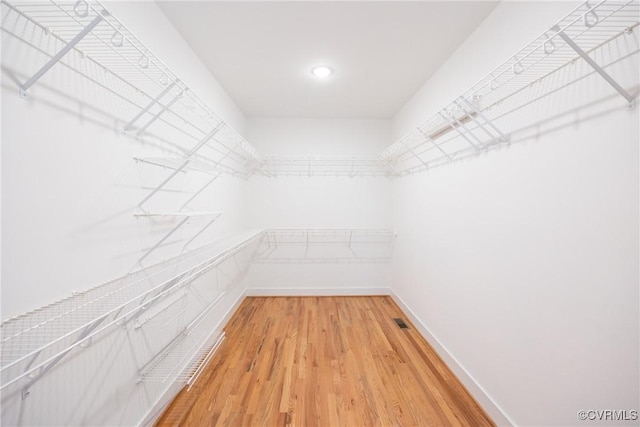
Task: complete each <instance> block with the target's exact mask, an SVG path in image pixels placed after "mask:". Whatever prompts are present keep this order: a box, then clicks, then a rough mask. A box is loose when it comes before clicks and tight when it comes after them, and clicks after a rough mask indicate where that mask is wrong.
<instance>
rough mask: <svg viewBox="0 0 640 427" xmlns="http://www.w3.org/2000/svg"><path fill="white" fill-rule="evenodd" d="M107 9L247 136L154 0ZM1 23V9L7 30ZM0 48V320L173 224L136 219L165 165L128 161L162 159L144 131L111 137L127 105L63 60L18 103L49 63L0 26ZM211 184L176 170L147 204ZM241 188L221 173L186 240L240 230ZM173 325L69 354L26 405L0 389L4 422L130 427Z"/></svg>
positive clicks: (61, 292)
mask: <svg viewBox="0 0 640 427" xmlns="http://www.w3.org/2000/svg"><path fill="white" fill-rule="evenodd" d="M107 6H108V8H109V9H110V10H111V12H113V13H114V14H115V15H116V16H118V17H119V18H120V19H121V20H122V21H123V22H124V23H125V24H126V25H127V26H128V27H129V28H130V29H131V30H132V32H133V33H134V34H139V35H140V37H141V39H142V41H143V42H144V43H146V44H147V45H148V46H149V47H150V49H151V50H153V51H154V52H155V53H156V54H157V55H158V56H159V57H160V58H162V59H163V60H164V61H165V62H166V63H167V64H168V65H169V67H171V68H173V69H174V71H175V72H176V73H177V74H178V75H179V77H181V78H182V79H183V81H184V82H185V83H186V84H187V85H188V86H189V87H190V88H192V89H193V90H194V91H195V92H197V93H198V95H199V96H200V97H201V98H202V99H203V101H204V102H205V103H207V104H208V105H209V106H210V107H211V108H212V109H213V110H214V111H216V112H218V113H219V115H220V116H221V117H223V118H224V119H226V120H227V121H228V122H229V123H230V124H231V125H232V126H233V127H235V128H236V129H237V130H238V131H239V132H241V133H242V132H243V131H244V117H243V115H242V113H241V112H240V110H239V109H238V108H237V107H236V106H235V105H234V104H233V102H232V101H231V100H230V98H229V97H228V96H227V95H226V94H225V93H224V91H223V90H222V89H221V87H220V86H219V85H218V84H217V83H216V81H215V79H214V78H213V77H212V76H211V74H210V73H209V72H208V70H207V69H206V67H204V66H203V65H202V64H201V63H200V61H199V60H198V59H197V58H196V56H195V55H194V54H193V53H192V51H191V50H190V48H189V46H188V45H187V44H186V42H184V40H183V39H182V38H181V37H180V36H179V35H178V33H177V32H176V31H175V29H174V28H173V27H172V26H171V24H170V23H169V21H168V20H167V19H166V17H165V16H164V14H163V13H162V11H161V10H160V9H159V8H158V6H157V5H156V4H155V3H153V2H113V3H109V4H108V5H107ZM3 18H4V17H3ZM11 22H13V21H12V17H11V14H9V16H8V17H7V20H6V21H3V27H4V25H5V24H6V25H10V24H11ZM25 36H27V37H32V36H33V37H35V38H36V39H37V38H39V37H44V38H45V39H44V42H45V43H46V36H45V35H40V32H38V33H37V34H26V35H25ZM2 44H3V51H2V54H3V57H2V67H3V68H2V110H3V113H4V114H3V117H2V231H3V233H2V256H3V258H2V262H3V269H2V319H7V318H9V317H11V316H14V315H18V314H21V313H24V312H27V311H29V310H32V309H36V308H38V307H40V306H43V305H45V304H49V303H51V302H53V301H56V300H59V299H61V298H64V297H67V296H69V295H71V294H72V292H75V291H82V290H85V289H88V288H90V287H93V286H96V285H99V284H101V283H104V282H106V281H108V280H112V279H114V278H116V277H120V276H122V275H123V274H125V273H127V272H128V271H131V270H132V269H136V268H138V266H137V265H136V261H137V260H138V258H139V257H140V256H141V254H142V253H143V251H144V248H145V247H149V245H150V244H153V243H154V242H155V241H157V239H159V238H160V237H162V235H163V234H164V233H166V232H167V231H168V230H169V229H170V228H171V227H172V226H173V225H174V224H175V220H174V221H171V220H165V221H162V222H158V223H156V224H155V225H152V224H151V223H150V222H145V221H148V220H136V219H135V218H134V216H133V213H134V211H135V209H136V205H137V203H138V202H139V201H140V200H141V199H142V197H144V196H145V195H146V194H148V192H149V191H150V189H149V188H141V187H150V186H152V185H154V184H156V185H157V184H158V183H159V182H160V181H159V180H161V179H163V177H166V176H167V173H168V171H166V170H162V169H161V168H157V167H154V166H149V165H141V164H136V163H135V162H134V160H133V157H134V156H158V155H160V156H161V155H166V151H164V150H163V148H162V147H160V148H157V147H154V146H152V145H151V144H148V143H146V142H145V140H144V138H143V140H141V141H136V140H135V139H133V138H130V137H127V136H124V135H122V134H121V129H122V127H123V125H124V124H125V123H126V122H124V121H123V120H126V117H129V118H130V117H133V115H132V114H131V113H133V112H132V111H130V107H128V106H126V105H124V104H123V103H122V102H119V101H118V100H114V99H113V97H110V95H109V94H108V93H107V92H106V91H104V90H103V89H102V88H100V87H98V86H97V85H95V84H93V83H90V82H87V81H86V80H83V79H82V78H81V77H79V76H77V75H75V74H74V73H73V72H72V71H70V70H69V69H67V68H65V67H64V66H57V67H53V68H52V69H51V70H50V72H48V73H47V74H46V75H45V76H44V77H43V78H42V79H41V80H40V81H39V82H38V83H37V84H36V85H35V86H33V87H32V88H31V89H30V93H29V97H28V98H27V99H22V98H20V97H19V95H18V91H17V89H18V83H17V82H20V81H25V80H26V78H28V77H29V75H30V73H33V72H34V71H35V70H37V69H38V67H39V66H40V65H41V64H43V63H44V62H45V61H46V59H47V58H45V57H44V56H42V55H39V54H35V53H34V50H33V49H30V48H29V47H28V46H26V45H25V44H24V43H23V42H20V41H17V40H16V39H14V38H12V37H10V36H9V35H7V34H6V33H5V32H3V40H2ZM74 54H75V53H72V54H71V55H74ZM71 59H72V60H79V59H78V58H71ZM127 108H129V109H127ZM127 114H129V115H128V116H127ZM133 114H135V113H133ZM123 116H124V118H123ZM186 144H190V143H188V142H187V143H186ZM169 172H170V171H169ZM208 178H209V177H207V176H202V175H197V174H196V175H193V174H190V175H188V176H181V177H179V178H177V179H176V180H175V182H173V183H172V184H171V185H170V188H171V189H172V190H174V191H173V192H168V193H163V194H159V196H158V197H157V200H156V203H158V201H159V204H158V205H157V206H155V208H156V209H164V210H168V211H175V210H176V209H177V207H179V205H176V202H179V201H185V200H186V199H187V198H188V197H189V196H190V195H191V194H189V193H188V191H193V190H194V189H197V188H199V185H201V184H202V183H204V182H206V180H207V179H208ZM243 184H244V181H243V180H241V179H237V178H233V177H229V176H224V177H221V178H220V179H219V180H217V181H216V182H214V183H213V184H212V185H211V186H210V187H209V188H208V189H207V190H206V191H205V192H204V193H202V194H201V195H200V197H199V198H198V199H196V200H195V201H194V202H193V203H192V204H191V205H190V207H191V208H192V209H193V210H219V211H223V212H224V215H223V216H222V217H221V218H220V220H219V221H218V222H217V223H216V224H214V225H213V226H212V227H211V228H210V229H209V231H208V232H207V233H205V234H203V235H202V236H201V237H199V240H198V241H197V242H194V245H195V246H197V245H198V244H203V243H205V242H207V241H211V240H218V239H222V238H223V237H224V236H228V235H231V234H234V233H237V232H239V231H241V229H242V207H243V195H244V194H243V191H242V186H243ZM200 224H201V223H200ZM194 225H195V224H194ZM189 227H191V225H190V226H189ZM191 230H194V228H191ZM186 236H187V233H185V234H184V235H177V234H176V235H175V236H174V237H175V242H174V243H172V244H169V245H167V246H166V247H164V248H163V249H161V250H159V251H157V252H156V253H154V255H153V256H152V257H150V258H149V259H148V260H146V261H145V264H146V265H148V264H151V263H153V262H155V261H158V260H159V259H162V258H164V257H169V256H172V255H177V254H179V253H180V252H181V250H182V245H181V244H180V241H179V239H183V240H182V243H184V242H185V240H184V238H185V237H186ZM226 244H228V242H227V243H226ZM220 246H221V248H224V246H225V243H224V242H221V244H220ZM194 289H196V290H197V294H198V295H199V297H200V298H201V301H208V300H212V299H213V298H215V297H216V296H217V295H219V294H220V292H221V288H219V287H218V285H217V282H216V277H215V275H212V274H211V273H210V274H208V275H206V276H203V277H202V278H201V279H198V281H197V282H196V283H194ZM242 295H243V289H242V286H237V287H235V288H233V289H228V290H227V293H226V294H225V296H224V298H223V300H222V301H221V302H220V304H219V305H218V306H217V307H216V310H217V311H216V313H215V314H213V315H211V316H210V317H208V318H207V319H208V320H207V322H206V325H205V326H206V327H207V328H210V330H214V328H215V327H216V325H217V324H218V323H219V322H221V321H222V319H223V318H224V316H225V314H226V313H227V311H228V310H229V309H230V308H232V307H233V306H234V304H235V303H236V301H237V300H238V299H239V298H240V297H241V296H242ZM196 305H197V304H196ZM176 322H178V323H179V322H180V320H177V321H176ZM173 333H175V331H174V330H173V328H172V327H171V325H169V326H168V327H166V328H165V329H164V330H162V331H161V332H159V331H158V330H153V331H143V330H141V329H138V330H133V329H123V328H115V329H112V331H111V332H110V333H109V334H108V335H105V336H103V337H101V338H100V340H94V342H93V344H92V345H91V346H90V347H88V348H87V349H84V350H82V351H74V352H73V353H71V354H70V355H69V356H67V357H66V359H65V360H64V361H63V362H61V363H60V364H58V365H57V366H56V368H55V369H53V370H52V371H50V372H49V373H48V374H47V375H46V376H44V377H43V378H42V379H41V380H40V381H38V383H37V384H36V385H34V387H32V389H31V394H30V396H29V397H28V398H27V399H25V400H22V399H21V398H20V395H19V390H18V393H17V394H16V393H9V392H5V393H3V394H2V424H3V425H4V424H6V425H14V424H21V425H71V424H85V425H89V424H90V425H135V424H139V423H140V422H142V420H143V419H144V418H145V417H147V416H148V415H149V414H148V411H149V410H150V409H151V408H154V405H155V403H156V402H158V401H159V402H163V401H164V400H166V399H167V398H169V397H171V396H172V394H171V393H169V394H166V393H165V391H166V390H167V387H168V384H166V383H165V384H161V383H140V384H137V383H136V380H137V375H138V372H137V370H138V369H139V368H140V367H141V366H142V365H143V364H144V363H145V362H146V360H148V359H149V358H150V357H151V356H152V355H153V352H154V351H158V348H157V343H158V337H160V336H164V335H162V334H173ZM154 344H155V345H156V346H155V347H154ZM178 387H179V386H178ZM171 391H172V392H175V387H174V388H173V389H172V390H171ZM158 408H161V405H160V406H158V405H156V406H155V409H158Z"/></svg>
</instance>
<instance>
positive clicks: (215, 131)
mask: <svg viewBox="0 0 640 427" xmlns="http://www.w3.org/2000/svg"><path fill="white" fill-rule="evenodd" d="M222 126H224V123H223V122H220V123H219V124H218V125H217V126H216V127H215V128H214V129H213V130H212V131H211V132H210V133H209V134H208V135H207V136H205V137H204V139H202V140H201V141H200V142H199V143H198V144H197V145H196V146H195V147H193V148H192V149H191V151H189V153H187V156H186V159H185V161H184V162H183V163H182V164H181V165H180V166H179V167H178V168H176V169H175V170H174V171H173V173H172V174H171V175H169V176H168V177H167V178H166V179H165V180H164V181H162V182H161V183H160V184H159V185H158V186H157V187H156V188H154V189H153V191H151V193H149V194H148V195H147V196H146V197H145V198H144V199H142V201H141V202H140V203H138V208H139V209H141V210H143V209H142V205H144V204H145V203H146V202H147V201H148V200H149V199H150V198H152V197H153V196H154V195H155V194H156V193H157V192H158V191H160V190H161V189H162V188H163V187H164V186H165V185H167V183H168V182H169V181H171V180H172V179H173V178H174V177H175V176H176V175H178V174H179V173H180V172H182V170H183V169H184V168H186V167H187V165H188V164H189V162H190V161H191V157H192V156H193V155H194V154H195V153H196V152H198V150H199V149H200V148H202V147H203V146H204V145H205V144H206V143H207V142H209V140H210V139H211V138H213V136H214V135H215V134H216V133H218V131H219V130H220V129H222Z"/></svg>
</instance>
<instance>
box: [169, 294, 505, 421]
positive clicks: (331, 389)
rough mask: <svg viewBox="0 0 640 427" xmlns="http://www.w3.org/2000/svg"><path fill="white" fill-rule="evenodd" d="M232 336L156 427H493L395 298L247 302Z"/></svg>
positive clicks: (228, 331)
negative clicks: (398, 319) (397, 321)
mask: <svg viewBox="0 0 640 427" xmlns="http://www.w3.org/2000/svg"><path fill="white" fill-rule="evenodd" d="M394 317H402V318H403V319H404V320H405V322H407V324H408V325H409V329H400V328H398V326H397V325H396V324H395V322H394V321H393V318H394ZM225 332H226V334H227V339H226V340H225V341H224V342H223V344H222V345H221V347H220V348H219V349H218V352H217V354H216V355H215V356H214V358H213V359H212V360H211V362H210V363H209V366H207V368H206V370H205V371H204V372H203V374H202V375H201V377H200V378H199V379H198V381H197V383H196V384H195V386H194V387H193V388H192V389H191V390H190V391H186V389H185V390H183V391H182V392H181V393H180V394H179V395H178V396H177V397H176V399H175V400H174V401H173V403H172V404H171V405H170V407H169V408H168V409H167V410H166V412H165V413H164V414H163V416H162V418H161V419H160V420H159V421H158V425H160V426H165V425H191V426H209V425H220V426H250V425H261V426H286V425H292V426H302V427H307V426H309V427H311V426H320V427H325V426H349V427H351V426H400V425H402V426H457V425H465V426H487V425H494V424H493V422H492V421H491V419H489V417H488V416H487V415H486V414H485V413H484V411H483V410H482V409H481V408H480V407H479V406H478V404H477V403H476V402H475V401H474V400H473V398H472V397H471V396H470V395H469V393H468V392H467V391H466V390H465V389H464V387H463V386H462V385H461V384H460V382H459V381H458V380H457V378H456V377H455V376H454V375H453V374H452V373H451V371H449V369H448V368H447V367H446V365H445V364H444V363H443V362H442V361H441V360H440V358H439V357H438V356H437V355H436V354H435V352H434V351H433V349H432V348H431V347H430V346H429V344H427V343H426V341H425V340H424V339H423V338H422V337H421V336H420V334H419V333H418V332H417V331H416V330H415V329H414V328H413V326H412V325H411V324H409V322H408V320H407V319H406V317H405V316H404V314H403V313H402V311H400V309H399V308H398V307H397V306H396V305H395V304H394V302H393V301H392V300H391V298H389V297H318V298H316V297H302V298H297V297H296V298H246V299H245V300H244V301H243V302H242V304H241V305H240V307H239V308H238V310H237V312H236V313H235V314H234V315H233V317H232V319H231V320H230V322H229V324H228V325H227V327H226V329H225Z"/></svg>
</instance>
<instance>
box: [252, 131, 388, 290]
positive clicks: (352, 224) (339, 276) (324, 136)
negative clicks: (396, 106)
mask: <svg viewBox="0 0 640 427" xmlns="http://www.w3.org/2000/svg"><path fill="white" fill-rule="evenodd" d="M247 136H248V139H249V140H250V141H251V143H252V144H254V145H255V147H256V148H257V149H258V151H260V152H261V153H262V154H263V155H326V156H331V155H333V156H365V157H374V156H375V155H377V153H378V152H380V151H381V150H382V149H383V148H384V147H385V146H386V145H388V141H389V137H390V136H389V122H388V121H386V120H349V119H339V120H338V119H336V120H331V119H327V120H320V119H318V120H313V119H290V120H289V119H250V120H248V123H247ZM390 197H391V181H389V180H388V179H387V178H373V177H355V178H349V177H331V176H328V177H324V176H316V177H297V176H291V177H285V176H280V177H278V178H267V177H263V176H252V177H251V178H249V179H248V181H247V185H246V195H245V200H246V210H245V224H246V225H247V227H248V228H386V229H388V228H390V225H391V206H390V204H389V201H390ZM389 285H390V269H389V265H388V264H374V265H372V264H339V265H325V264H323V265H321V266H318V265H308V264H306V265H305V264H303V265H273V264H269V265H254V267H252V268H251V271H250V273H249V276H248V277H247V286H248V287H250V288H255V287H260V288H286V289H292V288H301V289H302V288H304V289H313V290H315V291H316V292H319V290H320V289H345V288H388V287H389Z"/></svg>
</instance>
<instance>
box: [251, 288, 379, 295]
mask: <svg viewBox="0 0 640 427" xmlns="http://www.w3.org/2000/svg"><path fill="white" fill-rule="evenodd" d="M246 294H247V296H250V297H309V296H313V297H316V296H317V297H320V296H323V297H324V296H359V295H391V289H389V288H348V287H340V288H249V289H247V290H246Z"/></svg>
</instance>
